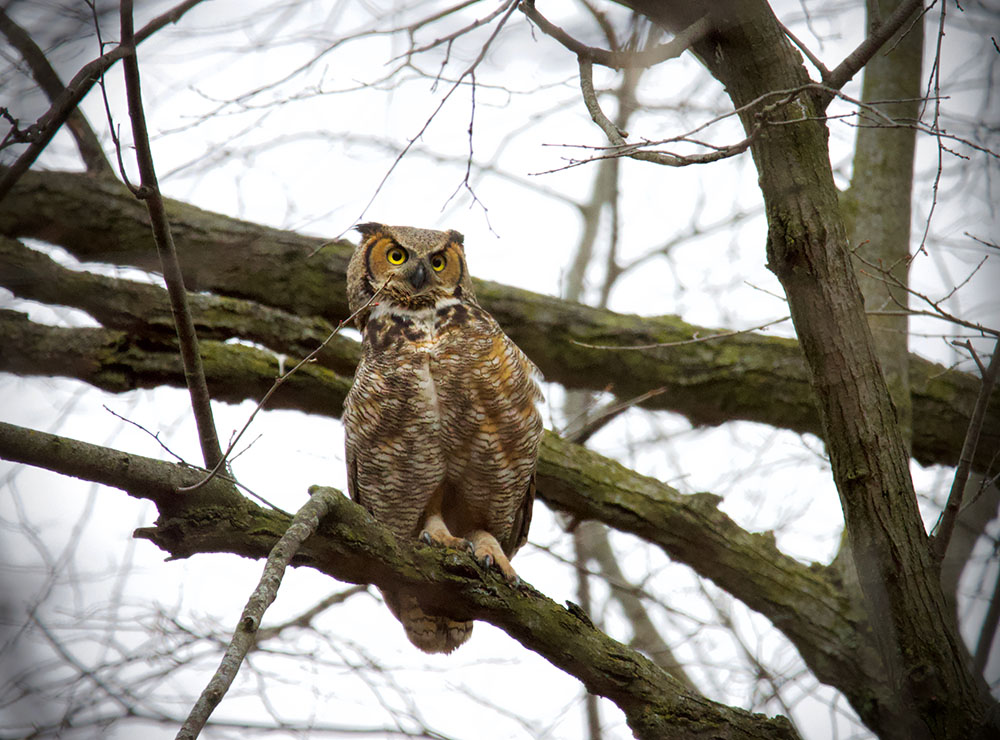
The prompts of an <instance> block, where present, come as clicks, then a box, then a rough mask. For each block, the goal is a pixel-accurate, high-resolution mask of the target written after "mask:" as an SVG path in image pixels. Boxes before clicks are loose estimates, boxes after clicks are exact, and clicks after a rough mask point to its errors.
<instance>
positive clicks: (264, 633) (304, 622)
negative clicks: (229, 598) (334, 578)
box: [256, 585, 368, 642]
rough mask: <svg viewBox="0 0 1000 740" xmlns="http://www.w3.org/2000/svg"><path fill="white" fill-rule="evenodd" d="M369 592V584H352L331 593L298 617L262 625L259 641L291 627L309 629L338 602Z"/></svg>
mask: <svg viewBox="0 0 1000 740" xmlns="http://www.w3.org/2000/svg"><path fill="white" fill-rule="evenodd" d="M363 593H368V586H366V585H360V586H351V587H350V588H345V589H344V590H343V591H337V592H335V593H332V594H330V595H329V596H327V597H326V598H325V599H322V600H321V601H319V603H317V604H314V605H313V606H312V607H310V608H309V609H306V610H305V611H304V612H302V613H301V614H299V615H298V616H297V617H292V618H291V619H289V620H287V621H284V622H282V623H281V624H276V625H273V626H271V627H261V628H259V629H258V630H257V640H256V641H257V642H261V641H262V640H270V639H272V638H274V637H278V636H279V635H281V633H282V632H284V631H285V630H287V629H289V628H291V627H299V628H301V629H307V628H309V627H311V626H312V621H313V620H314V619H315V618H316V617H318V616H319V615H320V614H322V613H323V612H325V611H326V610H327V609H329V608H330V607H331V606H337V605H338V604H343V603H344V602H345V601H347V600H348V599H349V598H351V597H352V596H355V595H357V594H363Z"/></svg>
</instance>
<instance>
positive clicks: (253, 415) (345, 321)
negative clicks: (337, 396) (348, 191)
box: [179, 280, 389, 493]
mask: <svg viewBox="0 0 1000 740" xmlns="http://www.w3.org/2000/svg"><path fill="white" fill-rule="evenodd" d="M388 282H389V281H388V280H387V281H386V282H385V283H383V284H382V285H381V286H380V287H379V289H378V290H376V291H375V292H374V293H373V294H372V296H371V298H369V299H368V300H367V301H365V303H364V305H362V306H360V307H359V308H358V309H357V310H356V311H355V312H354V313H352V314H351V315H350V316H348V317H347V318H346V319H342V320H341V321H340V323H339V324H337V326H336V327H335V328H334V330H333V331H331V332H330V334H329V336H327V338H326V339H324V340H323V342H322V343H321V344H320V345H319V346H318V347H316V349H314V350H313V351H312V352H310V353H309V354H308V355H306V356H305V357H303V358H302V359H301V360H299V361H298V363H297V364H296V365H295V367H293V368H292V369H291V370H289V371H288V372H287V373H285V374H284V375H279V376H278V377H277V378H276V379H275V381H274V384H273V385H272V386H271V387H270V388H269V389H268V391H267V393H265V394H264V397H263V398H261V399H260V401H258V402H257V407H256V408H255V409H254V410H253V413H251V414H250V416H249V418H248V419H247V420H246V423H245V424H244V425H243V428H242V429H240V431H239V433H238V434H236V435H235V436H234V437H233V440H232V442H230V443H229V447H227V448H226V452H225V454H222V455H220V457H219V461H218V462H217V463H216V464H215V465H214V466H212V469H211V470H210V471H209V473H208V475H207V476H206V477H205V478H204V479H203V480H201V481H198V482H197V483H195V484H194V485H191V486H185V487H183V488H181V489H179V490H180V491H182V492H184V493H189V492H191V491H194V490H197V489H199V488H201V487H202V486H204V485H205V484H206V483H208V482H209V481H210V480H212V478H214V477H215V476H216V475H218V474H219V471H220V470H222V466H223V465H225V462H226V459H227V458H228V457H229V455H230V454H231V453H232V451H233V449H234V448H235V447H236V444H237V443H238V442H239V441H240V438H241V437H242V436H243V434H244V432H246V430H247V429H249V428H250V425H251V424H252V423H253V420H254V419H255V418H256V417H257V414H258V413H259V412H260V410H261V409H263V408H264V406H265V405H266V404H267V402H268V401H269V400H270V398H271V396H273V395H274V394H275V392H276V391H277V390H278V388H280V387H281V386H282V385H283V384H284V383H285V381H286V380H288V379H289V378H290V377H291V376H292V375H294V374H295V373H296V372H297V371H298V369H299V368H301V367H302V366H304V365H305V364H306V363H308V362H312V361H313V358H314V357H316V355H318V354H319V353H320V352H321V351H322V350H323V349H324V348H325V347H326V345H328V344H329V343H330V341H331V340H332V339H333V338H334V337H335V336H337V335H338V334H339V333H340V330H341V329H343V328H344V326H345V325H346V324H349V323H350V322H351V321H353V320H354V318H355V317H356V316H357V315H358V314H360V313H361V312H362V311H364V310H365V309H366V308H368V306H370V305H371V304H372V303H373V302H374V300H375V299H376V298H377V297H378V295H379V294H380V293H381V292H382V290H383V289H384V288H385V286H386V285H388Z"/></svg>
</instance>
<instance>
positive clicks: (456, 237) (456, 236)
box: [448, 229, 465, 247]
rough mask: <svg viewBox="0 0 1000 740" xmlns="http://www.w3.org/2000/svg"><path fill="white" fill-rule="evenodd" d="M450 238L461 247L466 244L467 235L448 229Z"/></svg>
mask: <svg viewBox="0 0 1000 740" xmlns="http://www.w3.org/2000/svg"><path fill="white" fill-rule="evenodd" d="M448 238H449V239H451V240H452V241H453V242H455V243H456V244H457V245H458V246H460V247H461V246H464V245H465V237H464V236H463V235H462V234H461V233H460V232H458V231H455V230H454V229H450V230H449V231H448Z"/></svg>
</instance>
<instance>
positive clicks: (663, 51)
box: [517, 0, 711, 69]
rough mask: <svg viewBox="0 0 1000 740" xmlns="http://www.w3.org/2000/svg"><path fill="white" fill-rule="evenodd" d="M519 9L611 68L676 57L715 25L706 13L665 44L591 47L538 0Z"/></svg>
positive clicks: (545, 29) (590, 58)
mask: <svg viewBox="0 0 1000 740" xmlns="http://www.w3.org/2000/svg"><path fill="white" fill-rule="evenodd" d="M517 9H518V10H520V11H521V12H522V13H524V14H525V16H527V17H528V19H529V20H531V21H532V22H533V23H534V24H535V25H536V26H538V28H539V29H541V31H542V33H544V34H545V35H547V36H551V37H552V38H554V39H555V40H556V41H558V42H559V43H560V44H562V45H563V46H564V47H566V48H567V49H569V50H570V51H571V52H573V53H574V54H576V55H577V56H578V57H580V58H581V59H585V60H587V61H588V62H593V63H595V64H600V65H601V66H604V67H610V68H611V69H625V68H627V67H652V66H655V65H657V64H660V63H661V62H665V61H667V60H668V59H676V58H677V57H679V56H680V55H681V54H683V53H684V52H685V51H687V50H688V48H690V46H691V45H692V44H693V43H695V42H696V41H698V40H700V39H701V38H702V37H703V36H704V35H705V34H706V33H708V31H709V29H710V28H711V24H710V23H709V20H708V16H707V15H706V16H703V17H702V18H699V19H698V20H696V21H695V22H693V23H692V24H691V25H690V26H688V27H687V28H685V29H683V30H681V31H678V32H677V33H676V34H675V35H674V38H673V39H671V40H670V41H668V42H667V43H665V44H658V45H657V46H654V47H652V48H649V49H642V50H641V51H618V50H608V49H599V48H597V47H594V46H587V45H586V44H584V43H582V42H581V41H578V40H576V39H575V38H573V37H572V36H570V35H569V34H568V33H566V31H564V30H563V29H562V28H560V27H559V26H557V25H555V24H554V23H552V22H551V21H550V20H549V19H548V18H546V17H545V16H543V15H542V14H541V13H539V12H538V10H536V8H535V3H534V0H523V1H522V2H521V3H520V5H518V8H517Z"/></svg>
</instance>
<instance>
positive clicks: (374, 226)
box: [354, 221, 385, 239]
mask: <svg viewBox="0 0 1000 740" xmlns="http://www.w3.org/2000/svg"><path fill="white" fill-rule="evenodd" d="M354 228H355V229H356V230H357V231H360V232H361V236H363V237H364V238H365V239H367V238H368V237H370V236H374V235H375V234H377V233H378V232H380V231H385V225H384V224H378V223H375V222H374V221H370V222H368V223H364V224H358V225H357V226H355V227H354Z"/></svg>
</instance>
